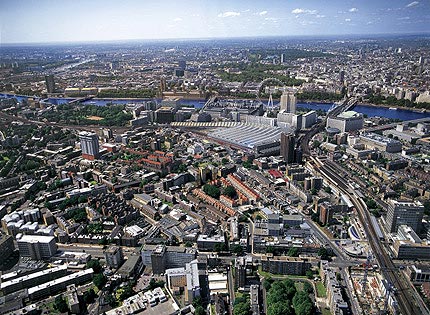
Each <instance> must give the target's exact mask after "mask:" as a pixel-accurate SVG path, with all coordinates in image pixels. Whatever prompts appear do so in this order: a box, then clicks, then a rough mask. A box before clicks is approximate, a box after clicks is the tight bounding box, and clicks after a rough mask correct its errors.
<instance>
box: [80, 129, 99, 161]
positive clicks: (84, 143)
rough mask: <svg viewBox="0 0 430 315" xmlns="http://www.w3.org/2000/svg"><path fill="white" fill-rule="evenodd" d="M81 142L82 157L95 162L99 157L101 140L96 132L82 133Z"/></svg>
mask: <svg viewBox="0 0 430 315" xmlns="http://www.w3.org/2000/svg"><path fill="white" fill-rule="evenodd" d="M79 139H80V141H81V150H82V157H83V158H84V159H87V160H91V161H93V160H95V159H97V158H98V156H99V138H98V137H97V134H96V133H94V132H87V131H82V132H80V133H79Z"/></svg>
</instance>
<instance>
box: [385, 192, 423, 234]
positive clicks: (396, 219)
mask: <svg viewBox="0 0 430 315" xmlns="http://www.w3.org/2000/svg"><path fill="white" fill-rule="evenodd" d="M423 216H424V206H423V205H422V204H421V203H420V202H418V201H416V202H402V201H396V200H390V201H389V202H388V209H387V218H386V222H387V230H388V232H390V233H393V232H397V229H398V227H399V226H400V225H408V226H410V227H411V228H412V230H414V231H415V232H417V233H419V231H420V230H421V225H422V220H423Z"/></svg>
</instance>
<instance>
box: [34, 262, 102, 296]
mask: <svg viewBox="0 0 430 315" xmlns="http://www.w3.org/2000/svg"><path fill="white" fill-rule="evenodd" d="M93 274H94V270H93V268H89V269H85V270H83V271H79V272H75V273H72V274H70V275H67V276H64V277H61V278H58V279H55V280H52V281H49V282H45V283H43V284H40V285H37V286H34V287H31V288H29V289H28V291H27V292H28V298H29V299H30V300H36V299H40V298H42V297H45V296H49V295H54V294H56V293H57V292H59V291H62V290H64V289H66V287H67V286H68V285H71V284H76V285H80V284H83V283H85V282H89V281H91V279H92V278H93Z"/></svg>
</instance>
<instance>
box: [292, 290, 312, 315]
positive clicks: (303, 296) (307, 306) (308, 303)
mask: <svg viewBox="0 0 430 315" xmlns="http://www.w3.org/2000/svg"><path fill="white" fill-rule="evenodd" d="M293 307H294V310H295V311H296V315H311V314H313V303H312V300H311V299H310V298H309V295H308V293H306V292H304V291H299V292H297V293H296V295H294V298H293Z"/></svg>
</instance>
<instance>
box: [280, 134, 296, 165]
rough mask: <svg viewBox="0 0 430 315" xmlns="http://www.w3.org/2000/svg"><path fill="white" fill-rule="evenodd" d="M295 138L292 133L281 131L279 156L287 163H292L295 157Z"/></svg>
mask: <svg viewBox="0 0 430 315" xmlns="http://www.w3.org/2000/svg"><path fill="white" fill-rule="evenodd" d="M294 147H295V139H294V135H292V134H286V133H281V156H282V158H283V160H284V162H286V163H287V164H289V163H294V158H295V152H294Z"/></svg>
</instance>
